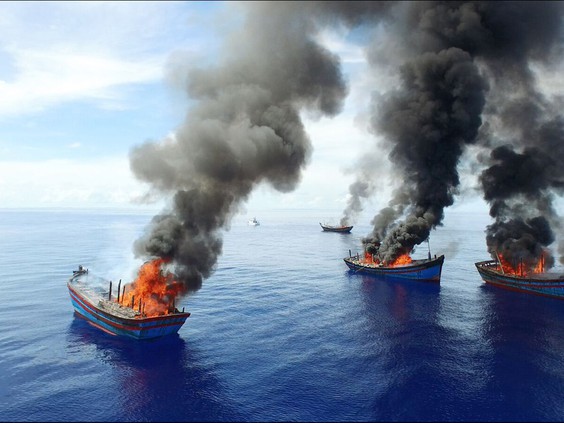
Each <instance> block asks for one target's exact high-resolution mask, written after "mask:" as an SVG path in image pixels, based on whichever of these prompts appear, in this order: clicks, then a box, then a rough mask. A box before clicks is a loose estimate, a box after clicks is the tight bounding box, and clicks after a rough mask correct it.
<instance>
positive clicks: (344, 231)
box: [319, 223, 353, 234]
mask: <svg viewBox="0 0 564 423" xmlns="http://www.w3.org/2000/svg"><path fill="white" fill-rule="evenodd" d="M319 225H320V226H321V229H323V231H324V232H339V233H341V234H348V233H349V232H350V231H351V230H352V228H353V227H352V226H326V225H322V224H321V223H320V224H319Z"/></svg>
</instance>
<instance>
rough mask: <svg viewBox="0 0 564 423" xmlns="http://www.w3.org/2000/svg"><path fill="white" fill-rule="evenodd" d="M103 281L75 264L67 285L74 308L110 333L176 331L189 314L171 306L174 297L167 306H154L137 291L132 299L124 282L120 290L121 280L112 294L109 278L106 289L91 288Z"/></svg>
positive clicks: (147, 336) (152, 334)
mask: <svg viewBox="0 0 564 423" xmlns="http://www.w3.org/2000/svg"><path fill="white" fill-rule="evenodd" d="M146 265H147V264H146ZM144 266H145V265H144ZM142 270H143V267H142ZM161 277H163V276H162V275H161ZM105 282H106V281H105V280H103V279H102V278H100V277H97V276H94V275H92V274H90V273H89V272H88V269H85V268H84V267H82V266H79V267H78V270H74V271H73V275H72V276H71V278H70V279H69V281H68V282H67V287H68V290H69V293H70V297H71V302H72V305H73V307H74V309H75V312H76V313H77V314H78V315H79V316H81V317H83V318H85V319H86V320H88V321H89V322H90V323H91V324H93V325H94V326H96V327H98V328H99V329H102V330H103V331H105V332H108V333H110V334H112V335H122V336H127V337H130V338H135V339H150V338H157V337H161V336H164V335H170V334H174V333H177V332H178V330H179V329H180V328H181V327H182V325H183V324H184V322H185V321H186V319H187V318H188V317H189V316H190V313H185V312H184V309H182V311H179V310H178V309H177V308H176V307H175V306H174V300H173V301H172V303H171V304H170V305H169V306H167V307H162V306H160V307H155V305H154V304H152V303H151V301H150V299H149V297H147V296H143V295H139V296H138V298H137V299H135V295H134V294H133V293H132V291H131V289H129V290H126V285H124V286H123V290H122V292H121V293H120V286H121V280H120V282H119V284H118V288H117V296H115V297H114V295H113V293H112V282H111V281H110V282H109V290H108V291H104V290H103V289H100V288H95V287H96V286H98V287H99V286H100V283H105ZM130 285H131V284H130ZM126 291H128V292H126ZM144 297H145V298H146V299H145V301H144V300H143V298H144Z"/></svg>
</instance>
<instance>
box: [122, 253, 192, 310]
mask: <svg viewBox="0 0 564 423" xmlns="http://www.w3.org/2000/svg"><path fill="white" fill-rule="evenodd" d="M166 264H167V261H166V260H164V259H162V258H158V259H155V260H152V261H148V262H146V263H144V264H143V265H142V266H141V267H140V268H139V272H138V275H137V279H135V281H133V282H132V283H130V284H127V285H125V286H124V293H123V295H122V297H121V298H120V303H121V304H123V305H124V306H128V307H131V308H133V309H136V310H139V311H140V312H142V314H143V315H144V316H145V317H154V316H162V315H165V314H169V313H172V312H174V309H175V304H174V303H175V299H176V297H177V295H179V294H182V292H183V289H182V287H183V286H182V284H180V283H179V282H177V281H176V280H175V277H174V275H173V274H172V273H171V272H169V271H167V270H166V269H165V268H164V267H165V265H166Z"/></svg>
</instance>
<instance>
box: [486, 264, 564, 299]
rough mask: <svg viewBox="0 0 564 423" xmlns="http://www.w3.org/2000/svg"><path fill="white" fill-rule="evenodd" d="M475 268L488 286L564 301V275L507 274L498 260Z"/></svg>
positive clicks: (544, 273) (545, 273)
mask: <svg viewBox="0 0 564 423" xmlns="http://www.w3.org/2000/svg"><path fill="white" fill-rule="evenodd" d="M475 266H476V269H478V272H479V273H480V276H481V277H482V279H483V281H484V282H485V283H487V284H490V285H493V286H497V287H499V288H504V289H509V290H511V291H518V292H525V293H528V294H536V295H542V296H545V297H552V298H560V299H564V275H561V274H557V273H549V272H539V273H530V274H528V275H522V274H519V272H507V271H505V270H504V269H503V267H502V266H500V264H499V262H498V261H497V260H486V261H480V262H478V263H475Z"/></svg>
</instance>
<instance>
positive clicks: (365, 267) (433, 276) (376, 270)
mask: <svg viewBox="0 0 564 423" xmlns="http://www.w3.org/2000/svg"><path fill="white" fill-rule="evenodd" d="M444 259H445V256H444V255H442V256H440V257H437V258H434V259H431V260H414V261H413V262H412V263H411V264H409V265H405V266H397V267H386V266H377V265H371V264H366V263H363V262H362V261H361V260H360V258H359V257H358V256H356V257H346V258H344V259H343V260H344V261H345V263H346V264H347V266H348V267H349V269H350V270H351V271H352V272H353V273H362V274H368V275H374V276H378V277H379V278H383V279H387V280H413V281H422V282H435V283H440V281H441V273H442V268H443V263H444Z"/></svg>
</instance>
